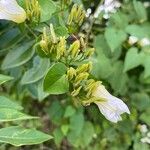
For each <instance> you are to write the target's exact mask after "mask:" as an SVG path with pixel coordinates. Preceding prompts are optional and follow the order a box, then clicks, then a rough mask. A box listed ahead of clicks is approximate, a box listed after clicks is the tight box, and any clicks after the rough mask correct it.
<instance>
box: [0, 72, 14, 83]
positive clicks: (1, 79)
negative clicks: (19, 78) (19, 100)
mask: <svg viewBox="0 0 150 150" xmlns="http://www.w3.org/2000/svg"><path fill="white" fill-rule="evenodd" d="M12 79H13V77H10V76H6V75H3V74H0V85H1V84H3V83H5V82H7V81H9V80H12Z"/></svg>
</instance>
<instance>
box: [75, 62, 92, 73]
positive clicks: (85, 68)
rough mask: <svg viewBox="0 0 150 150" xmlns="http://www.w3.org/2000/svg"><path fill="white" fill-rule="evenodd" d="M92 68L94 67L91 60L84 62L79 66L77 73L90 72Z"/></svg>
mask: <svg viewBox="0 0 150 150" xmlns="http://www.w3.org/2000/svg"><path fill="white" fill-rule="evenodd" d="M91 68H92V64H91V62H89V63H88V64H83V65H81V66H79V67H78V68H77V73H78V74H79V73H83V72H89V71H90V70H91Z"/></svg>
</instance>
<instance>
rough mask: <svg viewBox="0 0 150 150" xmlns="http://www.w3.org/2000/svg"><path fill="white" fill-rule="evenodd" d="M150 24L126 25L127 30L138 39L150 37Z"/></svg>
mask: <svg viewBox="0 0 150 150" xmlns="http://www.w3.org/2000/svg"><path fill="white" fill-rule="evenodd" d="M149 31H150V24H142V25H136V24H131V25H128V26H127V27H126V32H127V33H128V34H130V35H132V36H135V37H137V38H138V39H143V38H150V32H149Z"/></svg>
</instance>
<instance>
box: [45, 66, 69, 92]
mask: <svg viewBox="0 0 150 150" xmlns="http://www.w3.org/2000/svg"><path fill="white" fill-rule="evenodd" d="M66 71H67V67H66V66H65V65H64V64H63V63H56V64H54V65H53V66H52V67H51V68H50V69H49V71H48V73H47V74H46V76H45V79H44V84H43V86H44V91H46V92H48V93H49V94H63V93H66V92H67V91H68V90H69V84H68V81H67V79H66V75H65V73H66Z"/></svg>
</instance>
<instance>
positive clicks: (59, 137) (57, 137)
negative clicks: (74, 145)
mask: <svg viewBox="0 0 150 150" xmlns="http://www.w3.org/2000/svg"><path fill="white" fill-rule="evenodd" d="M53 135H54V140H55V143H56V145H57V146H59V145H60V143H61V142H62V140H63V138H64V135H63V133H62V131H61V129H60V128H56V129H55V130H54V132H53Z"/></svg>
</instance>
